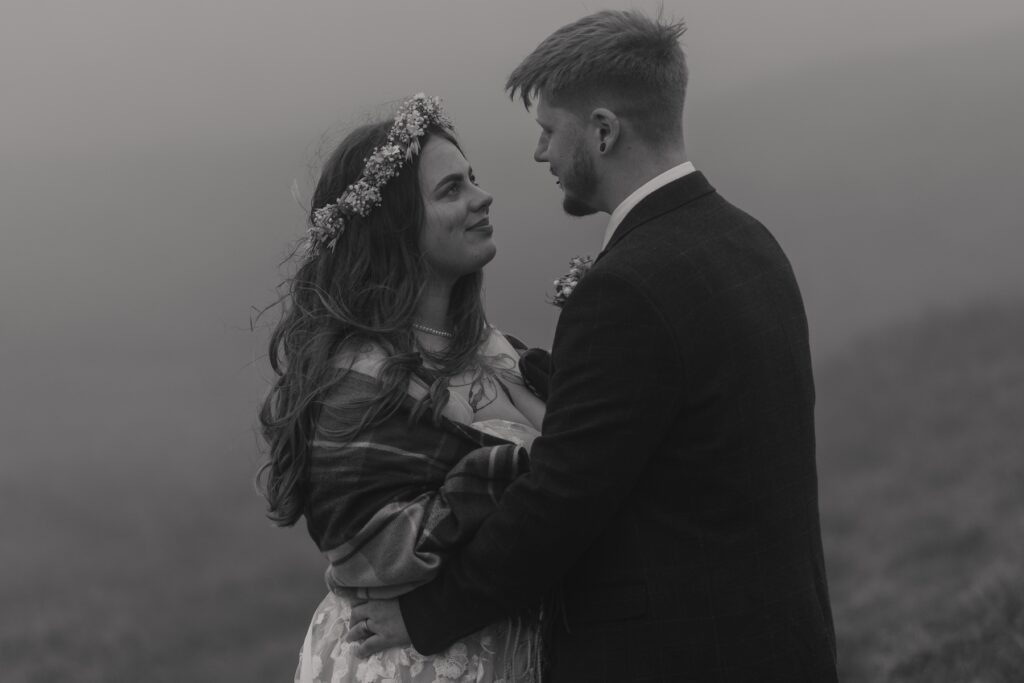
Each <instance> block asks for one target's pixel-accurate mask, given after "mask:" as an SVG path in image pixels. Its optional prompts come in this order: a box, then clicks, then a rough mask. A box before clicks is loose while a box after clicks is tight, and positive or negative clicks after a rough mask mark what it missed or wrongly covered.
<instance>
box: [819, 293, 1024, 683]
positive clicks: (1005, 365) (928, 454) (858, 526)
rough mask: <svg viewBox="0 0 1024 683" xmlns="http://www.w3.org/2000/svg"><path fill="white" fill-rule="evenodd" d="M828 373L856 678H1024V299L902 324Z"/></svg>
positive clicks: (824, 405)
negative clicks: (1023, 542) (1023, 540)
mask: <svg viewBox="0 0 1024 683" xmlns="http://www.w3.org/2000/svg"><path fill="white" fill-rule="evenodd" d="M817 380H818V386H819V402H818V406H819V410H818V425H819V435H820V436H819V467H820V482H821V495H822V499H821V508H822V514H823V522H824V537H825V544H826V553H827V555H828V566H829V572H830V583H831V589H832V595H833V602H834V608H835V618H836V625H837V630H838V633H839V638H840V660H841V663H842V669H843V672H844V674H845V675H844V680H846V681H848V682H849V683H856V682H858V681H864V682H865V683H869V682H870V683H877V682H878V681H883V680H893V681H914V682H918V681H920V682H921V683H924V682H926V681H927V682H928V683H942V682H944V681H950V682H952V681H966V680H984V681H1007V682H1008V681H1010V680H1015V681H1016V680H1019V672H1020V671H1024V550H1022V549H1021V547H1020V538H1021V534H1022V532H1024V496H1022V495H1021V492H1022V491H1024V420H1022V418H1024V305H1021V304H1002V305H996V304H991V305H982V306H977V307H974V308H968V309H963V310H960V311H958V312H953V313H947V314H942V315H934V316H932V317H928V318H926V319H924V320H921V321H918V322H915V323H913V324H909V323H908V324H903V325H901V326H899V327H897V328H894V329H890V330H888V331H886V332H883V333H880V334H877V335H875V336H873V337H872V338H870V339H867V340H865V341H863V342H862V343H859V344H857V345H856V346H855V347H854V348H852V349H851V350H850V351H848V352H847V353H846V354H844V355H843V356H841V357H839V358H837V359H836V360H835V361H833V362H831V363H829V364H828V365H826V366H825V367H823V368H821V369H820V370H819V372H818V377H817ZM1014 672H1016V674H1014ZM1013 676H1015V677H1013Z"/></svg>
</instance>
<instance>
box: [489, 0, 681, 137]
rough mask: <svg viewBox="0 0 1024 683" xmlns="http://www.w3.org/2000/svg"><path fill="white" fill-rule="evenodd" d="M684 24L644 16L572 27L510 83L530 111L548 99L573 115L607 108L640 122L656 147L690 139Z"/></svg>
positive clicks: (600, 18)
mask: <svg viewBox="0 0 1024 683" xmlns="http://www.w3.org/2000/svg"><path fill="white" fill-rule="evenodd" d="M684 31H686V25H685V24H684V23H683V22H682V21H673V22H667V21H663V20H662V17H661V15H660V14H659V15H658V17H657V18H655V19H651V18H650V17H647V16H645V15H644V14H642V13H641V12H639V11H636V10H627V11H617V10H605V11H602V12H596V13H594V14H591V15H589V16H586V17H583V18H582V19H579V20H577V21H574V22H573V23H571V24H566V25H565V26H563V27H562V28H560V29H558V30H557V31H555V32H554V33H552V34H551V35H550V36H548V37H547V38H545V39H544V40H543V42H541V44H540V45H538V46H537V48H536V49H535V50H534V51H533V52H531V53H530V55H529V56H528V57H527V58H526V59H524V60H523V61H522V63H521V64H520V65H519V66H517V67H516V68H515V70H514V71H513V72H512V74H511V75H510V76H509V77H508V81H507V82H506V83H505V89H506V90H507V91H508V93H509V97H511V98H512V99H515V97H516V94H517V92H518V94H519V96H520V97H521V98H522V100H523V104H524V105H526V108H527V109H529V108H530V104H531V100H532V99H533V98H535V97H537V95H539V94H541V93H543V94H544V95H545V96H546V97H548V98H549V103H552V104H555V103H557V105H558V106H565V107H566V108H577V109H578V108H579V107H580V105H587V106H605V107H608V108H609V109H611V110H612V111H613V112H615V113H616V114H617V115H619V116H622V117H623V118H629V119H632V120H633V121H635V122H636V124H637V126H636V127H637V131H638V134H639V135H640V136H641V137H643V138H644V139H645V140H646V141H648V142H653V143H656V142H660V141H665V140H675V139H677V138H678V137H679V136H680V134H681V131H682V117H683V103H684V101H685V99H686V83H687V78H688V72H687V68H686V57H685V56H684V55H683V50H682V48H681V47H680V45H679V37H680V36H682V34H683V32H684Z"/></svg>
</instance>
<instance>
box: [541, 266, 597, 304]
mask: <svg viewBox="0 0 1024 683" xmlns="http://www.w3.org/2000/svg"><path fill="white" fill-rule="evenodd" d="M593 265H594V257H592V256H574V257H572V258H571V259H570V260H569V272H568V273H566V274H565V275H563V276H562V277H560V278H558V279H557V280H555V295H554V296H553V297H551V304H552V305H553V306H558V307H559V308H561V307H562V306H564V305H565V302H566V301H568V300H569V296H570V295H571V294H572V292H573V290H574V289H576V285H578V284H579V283H580V280H582V279H583V276H584V275H586V274H587V271H589V270H590V267H591V266H593Z"/></svg>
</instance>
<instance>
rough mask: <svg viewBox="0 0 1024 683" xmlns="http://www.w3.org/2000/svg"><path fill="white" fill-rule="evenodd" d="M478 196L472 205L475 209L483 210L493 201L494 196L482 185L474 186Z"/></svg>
mask: <svg viewBox="0 0 1024 683" xmlns="http://www.w3.org/2000/svg"><path fill="white" fill-rule="evenodd" d="M476 190H477V194H478V197H477V199H476V202H475V203H474V205H473V209H474V210H475V211H483V210H484V209H486V208H488V207H490V205H491V204H492V203H493V202H494V196H493V195H492V194H491V193H490V192H488V191H487V190H485V189H484V188H482V187H479V186H477V188H476Z"/></svg>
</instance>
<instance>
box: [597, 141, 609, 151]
mask: <svg viewBox="0 0 1024 683" xmlns="http://www.w3.org/2000/svg"><path fill="white" fill-rule="evenodd" d="M607 148H608V147H607V145H605V144H604V143H603V142H602V143H601V146H600V147H598V149H600V150H601V151H602V152H603V151H605V149H607Z"/></svg>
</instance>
